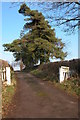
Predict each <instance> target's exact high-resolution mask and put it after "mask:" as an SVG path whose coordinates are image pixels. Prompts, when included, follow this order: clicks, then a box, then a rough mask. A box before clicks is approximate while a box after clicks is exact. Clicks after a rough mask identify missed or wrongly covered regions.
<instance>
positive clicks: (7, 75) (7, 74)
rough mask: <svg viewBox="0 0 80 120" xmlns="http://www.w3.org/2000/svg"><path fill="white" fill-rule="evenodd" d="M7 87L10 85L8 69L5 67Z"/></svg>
mask: <svg viewBox="0 0 80 120" xmlns="http://www.w3.org/2000/svg"><path fill="white" fill-rule="evenodd" d="M6 79H7V85H11V76H10V67H6Z"/></svg>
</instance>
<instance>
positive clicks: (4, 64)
mask: <svg viewBox="0 0 80 120" xmlns="http://www.w3.org/2000/svg"><path fill="white" fill-rule="evenodd" d="M8 66H9V64H8V62H7V61H5V60H2V59H0V68H1V67H8Z"/></svg>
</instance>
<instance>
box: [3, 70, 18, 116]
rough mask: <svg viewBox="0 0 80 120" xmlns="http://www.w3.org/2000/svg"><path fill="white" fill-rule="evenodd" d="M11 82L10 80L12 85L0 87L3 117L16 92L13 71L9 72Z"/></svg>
mask: <svg viewBox="0 0 80 120" xmlns="http://www.w3.org/2000/svg"><path fill="white" fill-rule="evenodd" d="M11 80H12V84H11V85H10V86H7V85H6V84H3V85H2V116H3V117H6V115H7V113H8V108H9V105H10V103H11V101H12V98H13V96H14V94H15V90H16V79H15V75H14V72H13V71H12V72H11Z"/></svg>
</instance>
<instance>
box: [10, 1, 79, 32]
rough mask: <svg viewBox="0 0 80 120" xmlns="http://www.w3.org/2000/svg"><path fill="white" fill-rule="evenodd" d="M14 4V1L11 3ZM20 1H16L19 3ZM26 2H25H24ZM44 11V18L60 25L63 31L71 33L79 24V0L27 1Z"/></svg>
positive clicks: (55, 24)
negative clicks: (58, 0)
mask: <svg viewBox="0 0 80 120" xmlns="http://www.w3.org/2000/svg"><path fill="white" fill-rule="evenodd" d="M12 4H13V6H15V2H13V3H12ZM20 4H23V2H22V3H16V5H20ZM26 4H27V2H26ZM28 4H29V5H30V6H38V8H39V9H41V12H42V11H43V12H45V17H46V19H48V20H49V22H50V23H51V24H52V25H53V26H62V27H63V28H64V29H63V30H64V31H65V32H69V33H72V32H74V31H75V30H78V28H79V26H80V2H64V0H63V2H46V0H45V2H28Z"/></svg>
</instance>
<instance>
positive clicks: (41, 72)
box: [31, 65, 80, 96]
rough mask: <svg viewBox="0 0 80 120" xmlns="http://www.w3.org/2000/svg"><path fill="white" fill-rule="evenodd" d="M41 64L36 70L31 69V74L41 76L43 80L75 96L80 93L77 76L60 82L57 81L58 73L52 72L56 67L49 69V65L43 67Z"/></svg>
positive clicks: (79, 80)
mask: <svg viewBox="0 0 80 120" xmlns="http://www.w3.org/2000/svg"><path fill="white" fill-rule="evenodd" d="M43 66H45V65H42V66H40V67H39V68H38V69H36V70H32V71H31V74H33V75H35V76H36V77H38V78H41V79H42V80H44V81H49V83H51V84H53V85H55V86H57V87H58V88H60V89H63V90H65V91H66V92H68V93H69V94H73V95H76V96H79V95H80V78H79V77H77V78H75V77H72V78H70V79H68V80H66V81H64V82H62V83H59V73H56V74H55V73H54V72H53V69H56V68H52V67H51V69H50V66H49V65H48V66H47V65H46V67H45V69H44V68H43Z"/></svg>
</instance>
